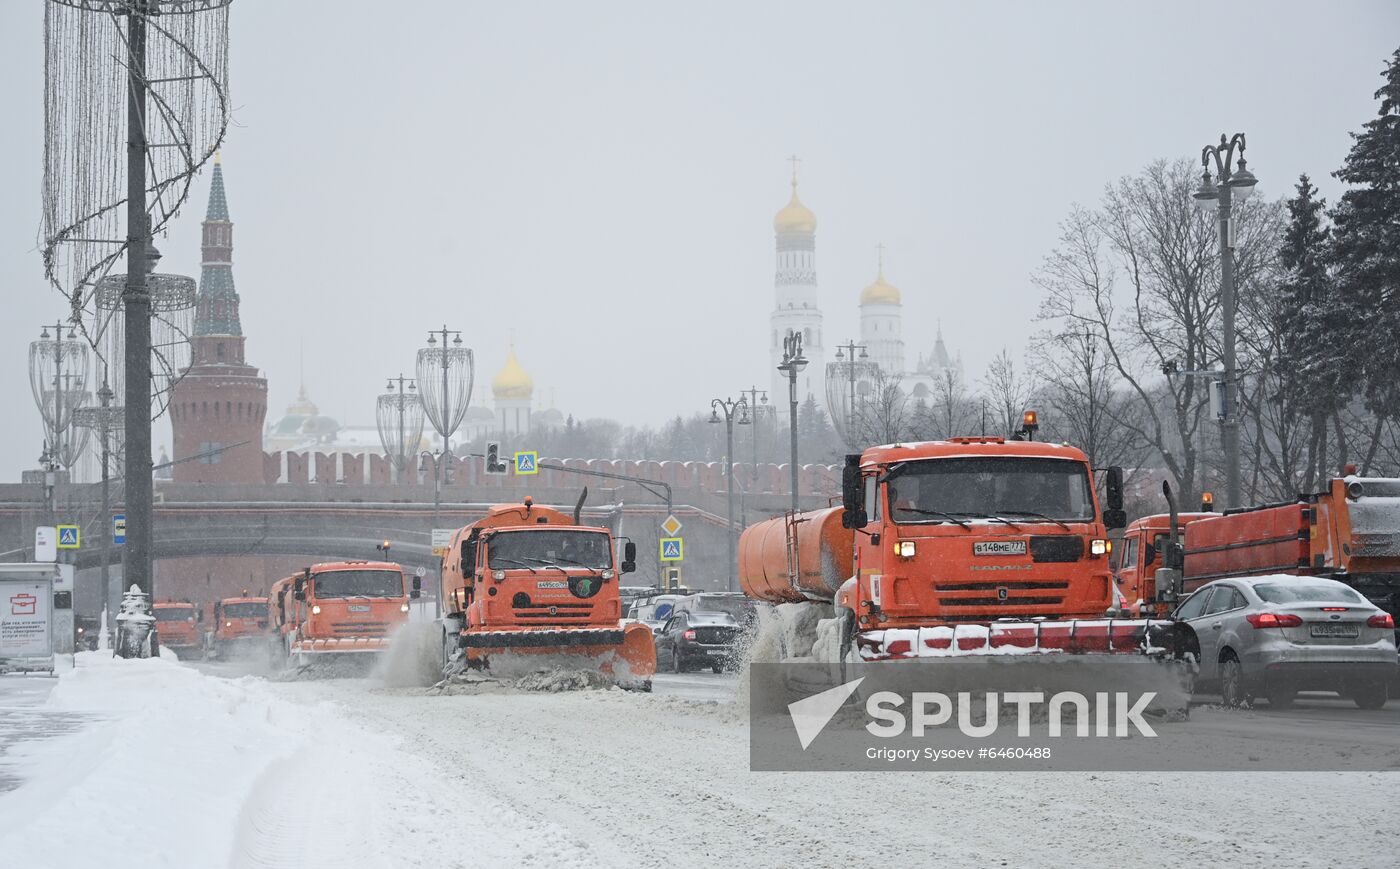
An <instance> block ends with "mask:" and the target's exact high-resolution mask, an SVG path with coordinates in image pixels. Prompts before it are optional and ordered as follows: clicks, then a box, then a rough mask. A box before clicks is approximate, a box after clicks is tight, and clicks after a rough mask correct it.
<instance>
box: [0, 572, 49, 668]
mask: <svg viewBox="0 0 1400 869" xmlns="http://www.w3.org/2000/svg"><path fill="white" fill-rule="evenodd" d="M15 566H17V567H18V566H19V565H15ZM33 568H34V570H32V571H30V573H31V574H32V575H30V576H25V575H24V574H23V573H22V572H19V571H15V572H7V573H0V671H16V670H49V671H52V670H53V579H52V578H51V576H48V575H46V576H39V575H38V574H39V573H40V572H41V571H42V569H43V568H47V569H48V571H49V572H50V573H51V572H52V566H51V565H37V564H36V565H33Z"/></svg>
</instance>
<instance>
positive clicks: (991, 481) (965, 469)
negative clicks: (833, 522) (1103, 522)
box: [889, 456, 1094, 524]
mask: <svg viewBox="0 0 1400 869" xmlns="http://www.w3.org/2000/svg"><path fill="white" fill-rule="evenodd" d="M889 497H890V512H891V514H892V516H893V518H894V521H895V522H898V523H900V524H909V523H918V522H947V521H952V520H953V519H954V518H956V519H958V520H962V521H966V520H968V519H976V518H979V517H984V516H1001V517H1005V518H1009V519H1012V520H1016V519H1022V518H1024V519H1027V520H1035V519H1037V518H1040V517H1046V518H1050V519H1056V520H1063V521H1071V522H1088V521H1092V520H1093V518H1094V499H1093V496H1092V494H1091V493H1090V489H1089V474H1088V471H1087V469H1086V468H1085V466H1084V465H1083V463H1081V462H1077V461H1073V460H1070V459H1049V458H1038V457H1019V456H1018V457H1002V458H982V457H969V458H957V459H927V460H922V461H915V462H909V463H907V464H904V465H901V466H899V467H898V468H897V469H895V470H894V471H892V472H891V474H890V480H889Z"/></svg>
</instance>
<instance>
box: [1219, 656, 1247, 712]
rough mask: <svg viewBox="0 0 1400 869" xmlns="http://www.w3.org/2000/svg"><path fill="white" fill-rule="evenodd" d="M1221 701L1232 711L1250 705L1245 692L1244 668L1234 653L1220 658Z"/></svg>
mask: <svg viewBox="0 0 1400 869" xmlns="http://www.w3.org/2000/svg"><path fill="white" fill-rule="evenodd" d="M1220 699H1221V701H1222V702H1224V704H1225V705H1226V706H1229V707H1230V708H1232V709H1233V708H1237V707H1240V706H1245V705H1248V703H1249V697H1248V695H1246V694H1245V690H1244V667H1242V666H1240V659H1239V658H1237V657H1235V653H1234V652H1230V651H1227V652H1226V653H1225V654H1224V655H1223V656H1222V657H1221V658H1220Z"/></svg>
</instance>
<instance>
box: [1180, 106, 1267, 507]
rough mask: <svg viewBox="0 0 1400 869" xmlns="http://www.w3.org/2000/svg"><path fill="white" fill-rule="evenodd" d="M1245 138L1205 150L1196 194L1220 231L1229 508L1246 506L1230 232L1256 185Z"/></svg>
mask: <svg viewBox="0 0 1400 869" xmlns="http://www.w3.org/2000/svg"><path fill="white" fill-rule="evenodd" d="M1244 149H1245V141H1244V133H1236V134H1235V135H1234V136H1233V137H1231V138H1229V139H1227V138H1226V137H1225V134H1224V133H1221V134H1220V144H1219V145H1206V146H1205V147H1204V148H1202V149H1201V186H1200V188H1199V189H1197V190H1196V193H1195V194H1194V195H1195V198H1196V202H1197V204H1199V205H1200V206H1201V207H1202V208H1203V209H1205V210H1209V209H1210V208H1212V207H1214V208H1215V214H1216V220H1217V221H1218V223H1219V230H1220V307H1221V310H1222V311H1223V313H1224V317H1223V320H1224V329H1225V340H1224V342H1223V344H1224V353H1223V355H1224V360H1223V361H1224V367H1225V370H1224V371H1223V372H1222V374H1221V381H1220V385H1221V389H1220V406H1219V407H1217V408H1216V413H1217V414H1218V415H1219V417H1220V435H1221V441H1222V444H1223V446H1224V448H1225V498H1226V506H1227V507H1240V506H1242V504H1241V503H1240V502H1241V500H1242V494H1241V487H1240V427H1239V420H1238V419H1237V418H1236V416H1235V412H1234V404H1235V388H1236V386H1235V244H1234V238H1233V237H1232V234H1231V232H1230V219H1231V209H1232V201H1231V200H1232V199H1233V198H1234V197H1235V196H1239V199H1240V201H1241V202H1243V201H1245V200H1246V199H1248V198H1249V194H1250V193H1252V192H1254V185H1255V184H1257V183H1258V179H1257V178H1255V177H1254V173H1253V172H1251V171H1249V169H1248V168H1247V167H1246V164H1245V159H1244ZM1236 156H1238V157H1239V166H1238V168H1235V167H1232V166H1231V163H1232V161H1233V160H1234V158H1235V157H1236ZM1212 161H1213V162H1214V164H1215V175H1216V177H1215V178H1214V179H1212V178H1211V163H1212Z"/></svg>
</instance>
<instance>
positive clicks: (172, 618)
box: [151, 600, 204, 654]
mask: <svg viewBox="0 0 1400 869" xmlns="http://www.w3.org/2000/svg"><path fill="white" fill-rule="evenodd" d="M151 614H152V615H154V616H155V619H156V634H157V636H159V637H160V644H161V645H162V646H165V647H166V648H168V649H171V650H174V651H175V652H176V653H177V654H178V653H180V652H192V651H195V650H197V649H201V648H203V647H204V643H203V641H202V638H201V636H200V629H199V625H200V623H201V622H203V621H204V612H203V610H201V609H200V608H199V607H198V606H196V605H195V604H193V603H191V602H190V601H187V600H158V601H156V602H155V603H154V604H152V605H151Z"/></svg>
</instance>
